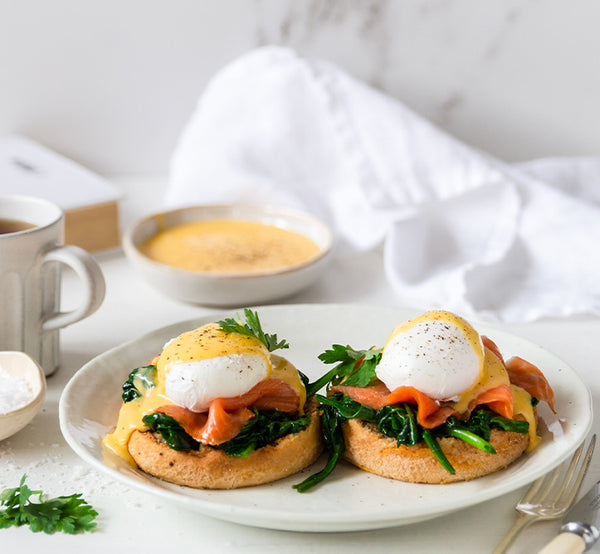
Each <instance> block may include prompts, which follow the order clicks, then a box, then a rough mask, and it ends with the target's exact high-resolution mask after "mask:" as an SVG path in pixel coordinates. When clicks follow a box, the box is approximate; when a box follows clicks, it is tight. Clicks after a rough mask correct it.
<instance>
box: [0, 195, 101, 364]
mask: <svg viewBox="0 0 600 554" xmlns="http://www.w3.org/2000/svg"><path fill="white" fill-rule="evenodd" d="M62 264H65V265H68V266H70V267H71V268H72V269H73V270H74V271H75V273H76V274H77V276H78V277H79V278H80V279H81V280H82V281H83V284H84V298H83V299H82V302H81V304H80V306H79V307H78V308H76V309H74V310H72V311H69V312H61V310H60V280H61V269H62V268H61V266H62ZM104 292H105V284H104V278H103V276H102V272H101V271H100V267H99V266H98V264H97V263H96V261H95V260H94V258H93V257H92V256H91V255H90V254H88V253H87V252H86V251H85V250H83V249H81V248H79V247H77V246H72V245H65V244H64V214H63V212H62V210H61V209H60V208H59V207H58V206H57V205H56V204H53V203H52V202H49V201H47V200H44V199H41V198H36V197H30V196H20V195H0V350H18V351H21V352H25V353H26V354H29V355H30V356H31V357H33V358H34V359H35V360H37V361H38V363H39V364H40V365H41V366H42V368H43V369H44V373H45V374H46V375H51V374H52V373H54V371H55V370H56V368H57V367H58V363H59V354H60V352H59V330H60V329H61V328H62V327H66V326H67V325H71V324H72V323H75V322H77V321H80V320H81V319H83V318H85V317H87V316H89V315H90V314H92V313H93V312H95V311H96V310H97V309H98V308H99V307H100V304H101V303H102V300H103V299H104Z"/></svg>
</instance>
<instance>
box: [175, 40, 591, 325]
mask: <svg viewBox="0 0 600 554" xmlns="http://www.w3.org/2000/svg"><path fill="white" fill-rule="evenodd" d="M244 201H246V202H253V203H274V204H284V205H290V206H295V207H299V208H303V209H306V210H309V211H311V212H313V213H315V214H316V215H318V216H320V217H321V218H323V219H324V220H325V221H327V222H328V223H329V224H330V225H331V226H332V227H333V229H334V230H335V232H336V233H337V236H338V237H339V238H340V239H342V243H343V244H345V245H347V246H350V247H351V248H354V249H358V250H365V249H370V248H374V247H375V246H377V245H379V244H381V243H382V242H383V243H384V266H385V272H386V275H387V277H388V279H389V281H390V283H391V284H392V285H393V287H394V289H395V291H396V292H397V294H398V297H399V300H400V301H401V302H402V303H403V304H405V305H408V306H414V307H418V308H436V307H437V308H444V309H450V310H453V311H456V312H459V313H462V314H464V315H466V316H475V315H476V316H480V317H481V316H482V317H488V318H496V319H501V320H505V321H527V320H533V319H536V318H539V317H542V316H567V315H571V314H575V313H583V312H592V313H600V248H599V247H598V246H599V244H600V159H591V158H590V159H581V158H575V159H573V158H563V159H544V160H537V161H533V162H529V163H524V164H518V165H508V164H505V163H503V162H501V161H499V160H497V159H495V158H493V157H491V156H490V155H488V154H486V153H484V152H480V151H478V150H476V149H475V148H472V147H469V146H467V145H465V144H463V143H461V142H460V141H458V140H456V139H455V138H453V137H452V136H450V135H448V134H447V133H445V132H443V131H442V130H440V129H438V128H437V127H435V126H434V125H433V124H432V123H430V122H429V121H427V120H426V119H424V118H422V117H420V116H418V115H417V114H415V113H414V112H412V111H411V110H409V109H408V108H407V107H406V106H404V105H403V104H402V103H400V102H399V101H398V100H396V99H393V98H391V97H390V96H387V95H385V94H383V93H381V92H379V91H377V90H375V89H373V88H371V87H369V86H367V85H365V84H364V83H361V82H359V81H358V80H356V79H354V78H352V77H350V76H349V75H347V74H346V73H344V72H343V71H341V70H340V69H339V68H337V67H335V66H333V65H331V64H329V63H325V62H310V61H308V60H305V59H302V58H300V57H299V56H297V55H296V53H295V52H293V51H292V50H289V49H286V48H282V47H277V46H267V47H263V48H260V49H257V50H254V51H252V52H250V53H248V54H246V55H244V56H242V57H241V58H239V59H238V60H236V61H234V62H232V63H231V64H229V65H228V66H227V67H225V68H224V69H223V70H221V71H220V72H219V73H218V74H217V75H216V76H215V77H214V78H213V79H212V80H211V82H210V83H209V84H208V86H207V87H206V89H205V91H204V92H203V94H202V96H201V98H200V100H199V102H198V106H197V108H196V110H195V112H194V113H193V115H192V117H191V119H190V121H189V122H188V124H187V125H186V127H185V128H184V130H183V132H182V134H181V137H180V139H179V142H178V144H177V146H176V149H175V151H174V153H173V157H172V160H171V168H170V179H169V186H168V190H167V194H166V198H165V202H166V204H167V205H168V206H181V205H190V204H215V203H229V202H244Z"/></svg>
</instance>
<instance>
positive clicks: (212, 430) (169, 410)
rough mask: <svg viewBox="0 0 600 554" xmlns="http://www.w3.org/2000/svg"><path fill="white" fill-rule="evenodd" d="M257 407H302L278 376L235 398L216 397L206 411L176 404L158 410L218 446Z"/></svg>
mask: <svg viewBox="0 0 600 554" xmlns="http://www.w3.org/2000/svg"><path fill="white" fill-rule="evenodd" d="M250 407H253V408H256V409H258V410H279V411H281V412H289V413H293V412H295V411H297V410H298V409H299V407H300V398H299V396H298V393H297V392H296V391H295V390H294V389H293V388H292V387H291V386H290V385H288V384H287V383H285V382H283V381H281V380H279V379H265V380H264V381H261V382H260V383H258V384H257V385H255V386H254V387H252V388H251V389H250V390H249V391H248V392H246V393H244V394H242V395H240V396H234V397H232V398H215V399H214V400H213V401H212V402H211V403H210V406H209V408H208V413H207V412H192V411H191V410H188V409H187V408H183V407H181V406H177V405H167V406H161V407H160V408H158V409H157V410H156V411H157V412H160V413H163V414H166V415H168V416H170V417H172V418H173V419H174V420H176V421H177V422H178V423H179V424H180V425H181V426H182V427H183V429H184V431H185V432H186V433H187V434H188V435H190V436H191V437H192V438H193V439H194V440H197V441H198V442H201V443H202V444H210V445H212V446H216V445H218V444H222V443H224V442H227V441H229V440H231V439H233V438H234V437H236V436H237V435H238V434H239V432H240V431H241V429H242V427H243V426H244V425H245V424H246V423H248V421H250V420H251V419H252V418H253V417H254V412H253V411H252V410H250V409H249V408H250Z"/></svg>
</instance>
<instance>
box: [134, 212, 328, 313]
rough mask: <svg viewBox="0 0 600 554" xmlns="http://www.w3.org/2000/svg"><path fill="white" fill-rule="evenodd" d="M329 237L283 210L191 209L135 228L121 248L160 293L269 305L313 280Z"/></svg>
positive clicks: (312, 220)
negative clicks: (267, 303)
mask: <svg viewBox="0 0 600 554" xmlns="http://www.w3.org/2000/svg"><path fill="white" fill-rule="evenodd" d="M332 242H333V239H332V234H331V231H330V230H329V228H328V227H327V226H326V225H325V224H324V223H323V222H322V221H320V220H319V219H317V218H316V217H314V216H312V215H311V214H308V213H306V212H302V211H298V210H293V209H291V208H284V207H279V206H253V205H241V204H235V205H216V206H190V207H184V208H178V209H174V210H170V211H165V212H160V213H155V214H152V215H149V216H146V217H144V218H143V219H141V220H140V221H138V222H137V223H135V224H134V225H133V226H132V227H131V228H130V229H129V230H128V231H127V232H126V233H125V235H124V237H123V248H124V250H125V253H126V255H127V257H128V258H129V260H130V261H131V262H132V264H133V265H134V267H135V268H136V269H137V270H138V271H139V272H140V273H141V275H142V276H143V277H144V278H145V279H146V280H147V281H148V282H149V283H150V284H151V285H153V286H154V287H156V288H157V289H158V290H160V291H161V292H163V293H165V294H167V295H168V296H171V297H173V298H176V299H178V300H182V301H184V302H191V303H196V304H204V305H215V306H235V305H250V304H253V303H259V302H269V301H273V300H276V299H279V298H283V297H285V296H289V295H291V294H294V293H296V292H298V291H300V290H302V289H303V288H305V287H307V286H309V285H310V284H311V283H313V282H314V281H315V280H316V279H317V278H318V276H319V274H320V273H321V271H322V270H323V268H324V267H325V264H326V262H327V259H328V257H329V256H328V255H329V254H330V252H331V248H332Z"/></svg>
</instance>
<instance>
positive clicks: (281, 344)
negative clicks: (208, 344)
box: [217, 308, 290, 352]
mask: <svg viewBox="0 0 600 554" xmlns="http://www.w3.org/2000/svg"><path fill="white" fill-rule="evenodd" d="M237 317H238V320H236V319H234V318H232V317H228V318H226V319H223V320H221V321H218V322H217V324H218V325H219V327H220V328H221V331H225V332H226V333H238V334H240V335H247V336H249V337H256V338H257V339H258V340H259V341H260V342H262V343H263V344H264V345H265V346H266V347H267V349H268V350H269V352H273V350H277V349H278V348H289V347H290V345H289V344H288V343H287V341H286V340H285V339H284V340H281V341H278V340H277V335H276V334H272V335H269V334H266V333H265V332H264V331H263V330H262V325H261V324H260V319H259V318H258V313H257V312H253V311H252V310H250V309H248V308H244V317H245V319H246V321H245V323H244V322H242V321H239V317H240V316H239V315H237Z"/></svg>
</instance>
